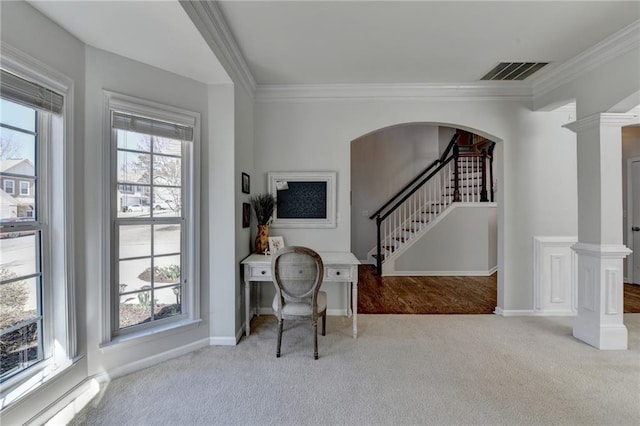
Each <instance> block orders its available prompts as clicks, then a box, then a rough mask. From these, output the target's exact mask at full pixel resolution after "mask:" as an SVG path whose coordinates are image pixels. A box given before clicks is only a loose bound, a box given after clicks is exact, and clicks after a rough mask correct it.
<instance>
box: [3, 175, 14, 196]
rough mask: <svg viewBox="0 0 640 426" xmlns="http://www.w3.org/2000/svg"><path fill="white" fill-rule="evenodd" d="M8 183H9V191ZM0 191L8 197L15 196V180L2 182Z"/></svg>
mask: <svg viewBox="0 0 640 426" xmlns="http://www.w3.org/2000/svg"><path fill="white" fill-rule="evenodd" d="M8 183H11V189H10V190H9V185H7V184H8ZM2 189H3V190H4V192H6V193H7V194H9V195H16V181H15V179H5V180H4V181H3V182H2Z"/></svg>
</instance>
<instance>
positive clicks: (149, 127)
mask: <svg viewBox="0 0 640 426" xmlns="http://www.w3.org/2000/svg"><path fill="white" fill-rule="evenodd" d="M111 117H112V119H111V125H112V126H113V128H114V129H120V130H127V131H130V132H136V133H144V134H147V135H153V136H158V137H161V138H169V139H179V140H183V141H193V127H188V126H181V125H179V124H174V123H169V122H166V121H159V120H154V119H151V118H147V117H140V116H137V115H131V114H126V113H123V112H117V111H114V112H113V113H112V116H111Z"/></svg>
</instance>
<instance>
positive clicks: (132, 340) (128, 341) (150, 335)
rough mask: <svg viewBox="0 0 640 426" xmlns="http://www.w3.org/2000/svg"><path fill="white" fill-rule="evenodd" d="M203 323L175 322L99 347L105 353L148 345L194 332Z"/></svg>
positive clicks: (197, 321) (117, 339) (131, 334)
mask: <svg viewBox="0 0 640 426" xmlns="http://www.w3.org/2000/svg"><path fill="white" fill-rule="evenodd" d="M201 322H202V320H201V319H197V320H191V319H187V320H183V321H180V322H174V323H171V324H166V325H162V326H158V327H154V328H149V329H147V330H141V331H138V332H136V333H130V334H125V335H122V336H117V337H114V338H113V339H111V341H109V342H105V343H102V344H101V345H100V346H99V347H100V350H102V351H103V352H105V351H109V350H111V349H114V348H122V347H126V346H131V345H137V344H141V343H146V342H149V341H151V340H154V339H158V338H161V337H166V336H170V335H172V334H176V333H181V332H183V331H187V330H192V329H194V328H197V327H198V326H199V325H200V323H201Z"/></svg>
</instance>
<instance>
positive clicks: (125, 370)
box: [95, 338, 209, 383]
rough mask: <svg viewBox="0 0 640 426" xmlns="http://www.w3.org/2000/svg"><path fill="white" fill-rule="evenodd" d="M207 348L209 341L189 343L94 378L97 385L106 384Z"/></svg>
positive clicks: (202, 340)
mask: <svg viewBox="0 0 640 426" xmlns="http://www.w3.org/2000/svg"><path fill="white" fill-rule="evenodd" d="M207 346H209V339H208V338H205V339H200V340H198V341H195V342H193V343H189V344H187V345H184V346H180V347H178V348H173V349H170V350H168V351H165V352H161V353H159V354H155V355H152V356H150V357H147V358H144V359H141V360H138V361H134V362H131V363H129V364H125V365H122V366H119V367H115V368H113V369H110V370H108V371H106V372H104V373H99V374H97V375H96V376H95V379H96V380H98V382H99V383H105V382H108V381H109V380H111V379H115V378H117V377H121V376H125V375H127V374H130V373H133V372H136V371H138V370H142V369H143V368H147V367H151V366H152V365H156V364H159V363H161V362H164V361H168V360H170V359H173V358H176V357H179V356H181V355H185V354H188V353H189V352H193V351H195V350H198V349H202V348H206V347H207Z"/></svg>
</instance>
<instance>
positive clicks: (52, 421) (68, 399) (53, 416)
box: [27, 378, 100, 425]
mask: <svg viewBox="0 0 640 426" xmlns="http://www.w3.org/2000/svg"><path fill="white" fill-rule="evenodd" d="M99 392H100V385H99V383H98V381H97V380H95V379H92V378H87V379H85V380H83V381H82V382H81V383H79V384H78V385H77V386H75V387H74V388H73V389H71V390H70V391H69V392H67V393H66V394H64V395H63V396H61V397H60V398H59V399H58V400H57V401H55V402H54V403H53V404H51V405H50V406H48V407H47V408H45V409H44V410H43V411H41V412H40V413H38V414H37V415H36V416H35V417H33V418H32V419H31V420H29V421H28V422H27V424H29V425H42V424H45V425H66V424H67V423H69V422H70V421H71V420H72V419H73V418H74V417H75V416H76V415H77V414H78V413H79V412H80V411H81V410H82V409H83V408H84V407H85V405H87V404H88V403H89V402H90V401H91V400H92V399H93V397H94V396H96V395H97V394H98V393H99Z"/></svg>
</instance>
